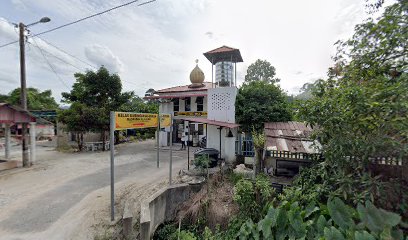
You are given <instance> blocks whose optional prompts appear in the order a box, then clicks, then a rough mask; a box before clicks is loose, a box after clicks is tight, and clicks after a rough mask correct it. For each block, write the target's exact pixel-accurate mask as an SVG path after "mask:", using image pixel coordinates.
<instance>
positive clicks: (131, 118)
mask: <svg viewBox="0 0 408 240" xmlns="http://www.w3.org/2000/svg"><path fill="white" fill-rule="evenodd" d="M171 124H172V118H171V115H170V114H163V115H162V116H160V115H158V114H152V113H128V112H110V129H109V130H110V142H109V146H110V164H111V167H110V175H111V221H114V220H115V130H124V129H135V128H153V127H157V167H159V156H160V155H159V154H160V153H159V150H160V146H159V144H160V142H159V138H160V137H159V135H160V126H163V127H169V126H170V129H171ZM170 132H171V130H170ZM170 141H171V140H170ZM172 145H173V143H172V142H170V184H171V168H172V160H173V159H172V158H173V156H172V154H173V153H172V149H171V147H172Z"/></svg>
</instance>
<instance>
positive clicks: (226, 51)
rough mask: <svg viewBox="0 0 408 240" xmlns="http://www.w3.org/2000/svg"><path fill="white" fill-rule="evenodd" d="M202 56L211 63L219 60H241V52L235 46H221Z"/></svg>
mask: <svg viewBox="0 0 408 240" xmlns="http://www.w3.org/2000/svg"><path fill="white" fill-rule="evenodd" d="M204 56H205V57H206V58H207V59H208V61H210V62H211V63H212V64H215V63H217V62H220V61H230V62H243V61H244V60H242V56H241V52H240V51H239V49H237V48H232V47H228V46H225V45H224V46H222V47H219V48H216V49H214V50H211V51H208V52H206V53H204Z"/></svg>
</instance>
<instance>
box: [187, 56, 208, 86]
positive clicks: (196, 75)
mask: <svg viewBox="0 0 408 240" xmlns="http://www.w3.org/2000/svg"><path fill="white" fill-rule="evenodd" d="M195 62H196V66H195V68H194V69H193V71H191V73H190V81H191V85H190V87H191V88H198V87H202V86H203V85H204V84H203V82H204V78H205V76H204V73H203V71H202V70H201V69H200V68H199V67H198V59H196V60H195Z"/></svg>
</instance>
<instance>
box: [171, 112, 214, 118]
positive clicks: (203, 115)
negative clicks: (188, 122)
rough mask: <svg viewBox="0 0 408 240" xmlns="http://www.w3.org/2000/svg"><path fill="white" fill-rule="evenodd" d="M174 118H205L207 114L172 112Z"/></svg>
mask: <svg viewBox="0 0 408 240" xmlns="http://www.w3.org/2000/svg"><path fill="white" fill-rule="evenodd" d="M174 116H189V117H190V116H191V117H206V116H207V112H174Z"/></svg>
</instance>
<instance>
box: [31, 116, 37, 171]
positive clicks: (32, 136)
mask: <svg viewBox="0 0 408 240" xmlns="http://www.w3.org/2000/svg"><path fill="white" fill-rule="evenodd" d="M35 135H36V134H35V122H30V161H31V164H34V163H35V154H36V153H35Z"/></svg>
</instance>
